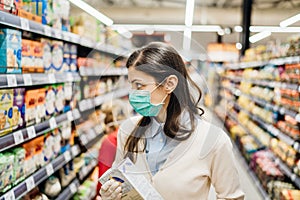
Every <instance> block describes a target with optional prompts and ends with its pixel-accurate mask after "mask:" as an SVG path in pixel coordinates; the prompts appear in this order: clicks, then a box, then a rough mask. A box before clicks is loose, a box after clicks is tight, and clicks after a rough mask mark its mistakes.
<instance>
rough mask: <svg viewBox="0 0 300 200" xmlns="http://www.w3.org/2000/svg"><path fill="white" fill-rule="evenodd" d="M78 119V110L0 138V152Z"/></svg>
mask: <svg viewBox="0 0 300 200" xmlns="http://www.w3.org/2000/svg"><path fill="white" fill-rule="evenodd" d="M79 118H80V113H79V111H78V109H75V110H73V111H69V112H67V113H64V114H62V115H59V116H57V117H52V118H50V119H49V120H46V121H43V122H41V123H39V124H36V125H33V126H29V127H26V128H23V129H21V130H17V131H15V132H12V133H9V134H7V135H4V136H2V137H1V138H0V152H2V151H4V150H6V149H8V148H12V147H14V146H17V145H19V144H21V143H23V142H25V141H28V140H30V139H32V138H35V137H37V136H40V135H43V134H44V133H45V132H48V131H50V130H53V129H55V128H56V127H58V126H59V124H60V123H62V122H64V121H66V120H68V121H70V122H71V121H73V120H76V119H79Z"/></svg>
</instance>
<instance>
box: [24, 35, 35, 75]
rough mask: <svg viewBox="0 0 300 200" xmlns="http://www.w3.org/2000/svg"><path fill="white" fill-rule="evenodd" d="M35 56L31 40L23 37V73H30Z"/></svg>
mask: <svg viewBox="0 0 300 200" xmlns="http://www.w3.org/2000/svg"><path fill="white" fill-rule="evenodd" d="M33 63H34V58H33V54H32V45H31V40H26V39H22V68H23V73H29V72H30V69H31V68H32V67H33Z"/></svg>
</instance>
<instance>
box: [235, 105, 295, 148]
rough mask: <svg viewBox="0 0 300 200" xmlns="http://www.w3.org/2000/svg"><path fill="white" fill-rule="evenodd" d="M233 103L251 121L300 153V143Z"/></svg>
mask: <svg viewBox="0 0 300 200" xmlns="http://www.w3.org/2000/svg"><path fill="white" fill-rule="evenodd" d="M232 103H233V105H234V107H235V108H237V109H238V110H242V111H244V112H245V113H246V114H247V115H248V116H249V117H250V119H251V120H253V121H255V122H256V123H257V124H258V125H259V126H260V127H261V128H263V129H265V130H267V131H268V132H269V133H270V134H271V135H272V136H273V137H277V138H278V139H280V140H282V141H284V142H285V143H287V144H288V145H290V146H292V147H293V148H294V149H295V150H296V151H297V152H299V153H300V147H299V146H300V145H299V142H297V141H295V140H294V139H292V138H291V137H289V136H288V135H286V134H284V133H282V132H281V131H280V130H278V129H277V128H275V127H274V126H273V125H272V124H268V123H266V122H264V121H263V120H262V119H260V118H259V117H257V116H255V115H253V114H251V113H249V112H248V111H247V110H245V109H243V108H241V107H240V106H239V105H238V104H237V103H235V102H233V101H232Z"/></svg>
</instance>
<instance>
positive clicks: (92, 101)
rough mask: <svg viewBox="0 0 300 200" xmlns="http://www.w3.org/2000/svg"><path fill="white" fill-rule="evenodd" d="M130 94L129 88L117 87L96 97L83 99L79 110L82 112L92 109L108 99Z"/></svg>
mask: <svg viewBox="0 0 300 200" xmlns="http://www.w3.org/2000/svg"><path fill="white" fill-rule="evenodd" d="M127 95H128V90H127V89H117V90H115V91H112V92H109V93H107V94H104V95H100V96H97V97H95V98H89V99H83V100H81V101H80V102H79V110H80V111H81V112H84V111H87V110H90V109H92V108H95V107H96V106H100V105H101V104H103V103H104V102H106V101H110V100H112V99H117V98H121V97H124V96H127Z"/></svg>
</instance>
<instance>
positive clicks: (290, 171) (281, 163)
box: [272, 153, 300, 188]
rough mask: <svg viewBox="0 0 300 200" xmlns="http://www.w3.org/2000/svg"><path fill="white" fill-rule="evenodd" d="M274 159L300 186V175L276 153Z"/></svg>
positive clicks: (299, 186)
mask: <svg viewBox="0 0 300 200" xmlns="http://www.w3.org/2000/svg"><path fill="white" fill-rule="evenodd" d="M272 154H273V159H274V161H275V163H276V164H277V165H278V167H279V168H280V169H281V171H282V172H283V173H284V174H285V175H286V176H287V177H289V178H290V179H291V180H292V181H293V183H295V185H296V186H297V187H298V188H300V177H299V176H297V175H296V174H294V173H293V171H292V170H291V169H290V168H289V167H288V166H287V165H286V164H285V163H284V162H283V161H282V160H281V159H280V158H278V157H277V156H276V155H275V154H274V153H272Z"/></svg>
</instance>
